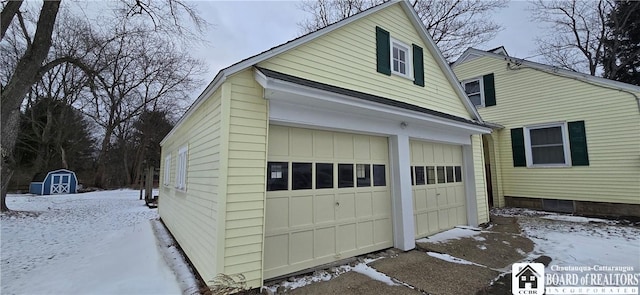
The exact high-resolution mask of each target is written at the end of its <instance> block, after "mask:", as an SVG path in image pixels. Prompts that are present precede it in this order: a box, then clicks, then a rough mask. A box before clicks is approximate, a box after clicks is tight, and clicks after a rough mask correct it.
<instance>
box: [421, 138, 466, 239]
mask: <svg viewBox="0 0 640 295" xmlns="http://www.w3.org/2000/svg"><path fill="white" fill-rule="evenodd" d="M411 178H412V179H411V185H412V191H413V210H414V211H413V213H414V218H415V225H416V226H415V228H416V238H422V237H425V236H428V235H431V234H434V233H438V232H441V231H444V230H447V229H451V228H453V227H455V226H456V225H464V224H467V210H466V206H465V203H466V198H465V189H464V180H463V179H462V147H461V146H456V145H446V144H438V143H430V142H422V141H411Z"/></svg>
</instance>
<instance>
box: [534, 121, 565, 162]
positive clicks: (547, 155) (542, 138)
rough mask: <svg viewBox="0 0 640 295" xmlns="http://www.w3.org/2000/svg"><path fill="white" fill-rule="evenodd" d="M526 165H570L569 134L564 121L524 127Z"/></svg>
mask: <svg viewBox="0 0 640 295" xmlns="http://www.w3.org/2000/svg"><path fill="white" fill-rule="evenodd" d="M524 131H525V132H524V142H525V146H526V149H525V152H526V153H525V154H526V157H527V163H528V166H570V165H571V154H570V151H569V135H568V133H567V127H566V124H564V123H553V124H546V125H539V126H530V127H525V128H524Z"/></svg>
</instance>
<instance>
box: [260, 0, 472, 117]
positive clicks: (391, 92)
mask: <svg viewBox="0 0 640 295" xmlns="http://www.w3.org/2000/svg"><path fill="white" fill-rule="evenodd" d="M376 26H379V27H381V28H383V29H385V30H387V31H389V33H390V35H391V37H392V38H395V39H397V40H399V41H401V42H403V43H406V44H408V45H409V46H411V44H416V45H418V46H420V47H422V48H424V49H425V50H424V71H425V77H424V78H425V87H421V86H416V85H414V84H413V81H412V80H409V79H406V78H403V77H400V76H397V75H393V74H392V75H391V76H387V75H384V74H381V73H378V72H377V71H376V34H375V31H376ZM421 40H422V39H421V38H420V36H419V35H418V32H417V31H416V30H415V28H414V27H413V25H412V24H411V22H410V21H409V19H408V17H407V15H406V14H405V12H404V11H403V10H402V8H401V7H400V4H396V5H392V6H390V7H388V8H387V9H384V10H382V11H379V12H377V13H375V14H373V15H370V16H369V17H366V18H363V19H360V20H357V21H354V22H353V23H351V24H348V25H346V26H344V27H342V28H340V29H337V30H335V31H333V32H330V33H328V34H326V35H324V36H322V37H319V38H317V39H315V40H313V41H311V42H309V43H306V44H303V45H301V46H299V47H297V48H295V49H293V50H290V51H288V52H285V53H283V54H280V55H278V56H276V57H274V58H271V59H269V60H267V61H265V62H262V63H260V66H261V67H265V68H268V69H270V70H274V71H278V72H282V73H286V74H289V75H293V76H297V77H301V78H306V79H309V80H312V81H316V82H321V83H326V84H330V85H333V86H338V87H343V88H348V89H352V90H356V91H360V92H365V93H369V94H373V95H379V96H382V97H386V98H390V99H394V100H399V101H403V102H407V103H410V104H414V105H417V106H421V107H425V108H429V109H432V110H437V111H441V112H445V113H449V114H452V115H456V116H459V117H463V118H470V115H469V113H468V111H467V110H466V108H465V107H464V105H463V104H462V102H461V101H460V99H459V98H458V96H457V95H456V93H455V92H454V90H453V87H452V85H451V84H450V83H449V81H448V80H447V79H446V77H445V75H444V73H443V72H442V70H441V69H440V68H439V67H438V65H437V63H436V61H435V59H434V58H433V56H431V55H430V54H429V51H428V50H427V49H426V45H425V44H423V43H422V41H421Z"/></svg>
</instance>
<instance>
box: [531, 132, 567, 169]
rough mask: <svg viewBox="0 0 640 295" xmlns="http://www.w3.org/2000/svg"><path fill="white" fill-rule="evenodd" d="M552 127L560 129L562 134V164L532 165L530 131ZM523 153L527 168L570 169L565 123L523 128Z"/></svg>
mask: <svg viewBox="0 0 640 295" xmlns="http://www.w3.org/2000/svg"><path fill="white" fill-rule="evenodd" d="M552 127H560V130H561V132H562V150H563V152H564V163H562V164H560V163H558V164H534V163H533V151H532V149H531V133H530V131H531V130H535V129H542V128H552ZM522 129H523V133H524V153H525V158H526V160H527V167H528V168H562V167H571V147H570V146H569V129H568V127H567V122H551V123H544V124H535V125H528V126H524V127H523V128H522Z"/></svg>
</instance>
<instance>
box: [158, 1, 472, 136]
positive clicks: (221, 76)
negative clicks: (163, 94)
mask: <svg viewBox="0 0 640 295" xmlns="http://www.w3.org/2000/svg"><path fill="white" fill-rule="evenodd" d="M396 4H399V5H400V6H401V7H402V9H403V10H404V11H405V13H406V14H407V15H408V16H409V20H410V21H411V23H412V24H413V26H414V27H415V28H416V30H417V31H418V34H419V35H420V37H421V38H422V41H423V42H424V43H425V44H426V45H427V49H428V50H429V52H430V53H431V55H433V57H434V59H435V60H436V62H437V63H438V66H439V67H440V69H441V70H442V72H443V73H444V75H445V77H446V78H447V80H448V81H449V83H451V85H452V86H453V89H454V91H455V92H456V94H457V95H458V97H459V98H460V99H461V100H462V103H463V105H464V106H465V108H466V109H467V111H468V112H469V114H471V117H472V118H474V119H476V120H477V121H478V122H480V123H482V122H483V121H482V118H480V114H479V113H478V111H477V110H476V108H475V107H474V106H473V104H472V103H471V101H470V100H469V98H468V97H467V96H466V94H465V92H464V90H463V89H462V86H461V85H460V83H459V82H458V79H457V78H456V76H455V74H454V73H453V70H452V69H451V67H449V64H448V63H447V61H446V60H445V58H444V56H443V55H442V53H441V52H440V50H439V49H438V47H437V46H436V43H435V42H434V41H433V39H432V38H431V36H430V35H429V33H428V32H427V29H426V28H425V27H424V24H423V23H422V21H421V20H420V18H419V17H418V14H417V13H416V11H415V10H414V9H413V7H412V6H411V4H410V3H409V2H408V1H407V0H401V1H388V2H384V3H382V4H379V5H377V6H374V7H371V8H369V9H367V10H364V11H362V12H360V13H357V14H355V15H352V16H350V17H347V18H345V19H343V20H340V21H338V22H336V23H333V24H331V25H328V26H326V27H324V28H322V29H319V30H317V31H314V32H311V33H308V34H306V35H302V36H300V37H298V38H295V39H293V40H291V41H288V42H286V43H283V44H280V45H278V46H275V47H272V48H271V49H268V50H266V51H263V52H261V53H258V54H256V55H254V56H251V57H248V58H246V59H243V60H241V61H239V62H237V63H235V64H232V65H230V66H228V67H226V68H224V69H222V70H220V71H219V72H218V74H216V76H215V77H214V78H213V80H212V81H211V82H210V83H209V84H208V85H207V87H206V88H205V89H204V90H203V91H202V93H200V95H199V96H198V98H197V99H196V100H195V101H194V102H193V103H192V104H191V106H190V107H189V109H188V110H187V111H186V112H185V113H184V114H183V115H182V117H181V118H180V119H179V120H178V122H177V123H176V125H175V127H174V128H173V129H172V130H171V131H170V132H169V133H168V134H167V135H166V136H165V138H164V139H163V140H162V141H161V142H160V144H163V143H164V141H165V139H167V138H168V137H169V136H171V135H172V134H173V133H174V132H175V130H177V129H178V127H179V126H180V125H181V124H182V122H183V121H184V120H185V118H187V117H189V116H190V115H191V114H192V113H193V112H194V111H195V110H196V109H197V108H198V107H199V106H200V105H201V104H202V103H203V102H204V101H205V100H206V99H207V98H208V97H210V96H211V95H212V94H213V93H214V92H215V91H216V90H217V89H218V88H219V87H220V85H222V83H224V81H225V80H226V78H227V77H229V76H231V75H233V74H235V73H238V72H240V71H243V70H245V69H247V68H249V67H252V66H254V65H256V64H258V63H260V62H262V61H265V60H267V59H269V58H272V57H274V56H276V55H279V54H281V53H284V52H286V51H289V50H291V49H293V48H296V47H298V46H300V45H302V44H305V43H307V42H310V41H312V40H314V39H316V38H318V37H321V36H323V35H325V34H327V33H329V32H332V31H335V30H337V29H339V28H342V27H344V26H346V25H348V24H350V23H353V22H354V21H357V20H359V19H362V18H364V17H367V16H369V15H371V14H374V13H376V12H378V11H380V10H383V9H385V8H387V7H389V6H392V5H396Z"/></svg>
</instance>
